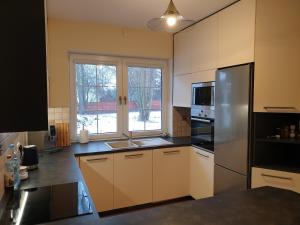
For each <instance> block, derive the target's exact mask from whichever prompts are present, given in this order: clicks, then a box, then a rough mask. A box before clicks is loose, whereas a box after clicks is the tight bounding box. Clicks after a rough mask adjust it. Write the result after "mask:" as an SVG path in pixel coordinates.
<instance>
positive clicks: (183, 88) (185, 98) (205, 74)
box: [173, 70, 216, 107]
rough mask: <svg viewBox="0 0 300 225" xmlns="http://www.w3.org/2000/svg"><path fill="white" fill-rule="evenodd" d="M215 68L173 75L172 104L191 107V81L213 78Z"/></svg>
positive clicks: (203, 80)
mask: <svg viewBox="0 0 300 225" xmlns="http://www.w3.org/2000/svg"><path fill="white" fill-rule="evenodd" d="M215 73H216V70H207V71H202V72H197V73H192V74H186V75H179V76H174V80H173V106H179V107H191V102H192V98H191V96H192V83H197V82H207V81H214V80H215Z"/></svg>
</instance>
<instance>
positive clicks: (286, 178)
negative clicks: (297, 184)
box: [261, 173, 293, 180]
mask: <svg viewBox="0 0 300 225" xmlns="http://www.w3.org/2000/svg"><path fill="white" fill-rule="evenodd" d="M261 176H263V177H271V178H277V179H281V180H293V179H292V178H291V177H280V176H274V175H269V174H264V173H262V174H261Z"/></svg>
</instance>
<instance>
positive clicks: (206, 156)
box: [196, 152, 209, 158]
mask: <svg viewBox="0 0 300 225" xmlns="http://www.w3.org/2000/svg"><path fill="white" fill-rule="evenodd" d="M196 154H198V155H201V156H203V157H205V158H209V156H208V155H204V154H201V153H200V152H196Z"/></svg>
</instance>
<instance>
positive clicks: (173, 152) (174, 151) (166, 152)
mask: <svg viewBox="0 0 300 225" xmlns="http://www.w3.org/2000/svg"><path fill="white" fill-rule="evenodd" d="M163 153H164V154H165V155H173V154H179V153H180V151H179V150H173V151H165V152H163Z"/></svg>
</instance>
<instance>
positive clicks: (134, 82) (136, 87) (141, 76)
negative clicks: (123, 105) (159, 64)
mask: <svg viewBox="0 0 300 225" xmlns="http://www.w3.org/2000/svg"><path fill="white" fill-rule="evenodd" d="M161 80H162V72H161V69H160V68H146V67H128V99H129V102H128V111H129V115H128V118H129V121H128V122H129V130H130V131H146V130H160V129H161V101H162V87H161Z"/></svg>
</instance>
